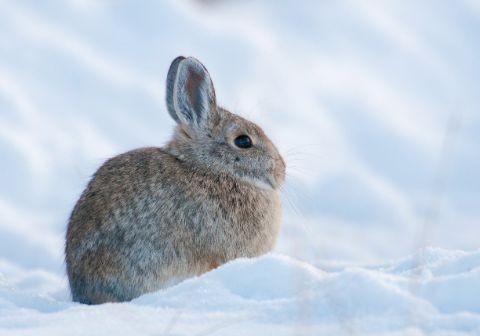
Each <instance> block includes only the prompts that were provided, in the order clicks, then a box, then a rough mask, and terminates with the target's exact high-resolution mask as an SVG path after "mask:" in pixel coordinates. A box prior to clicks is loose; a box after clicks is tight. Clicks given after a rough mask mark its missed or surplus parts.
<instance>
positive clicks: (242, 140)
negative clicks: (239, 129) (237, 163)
mask: <svg viewBox="0 0 480 336" xmlns="http://www.w3.org/2000/svg"><path fill="white" fill-rule="evenodd" d="M233 142H234V143H235V146H237V147H240V148H250V147H252V139H250V137H249V136H248V135H245V134H243V135H239V136H238V137H236V138H235V140H234V141H233Z"/></svg>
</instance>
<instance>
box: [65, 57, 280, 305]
mask: <svg viewBox="0 0 480 336" xmlns="http://www.w3.org/2000/svg"><path fill="white" fill-rule="evenodd" d="M188 60H190V59H188ZM196 62H198V61H196ZM172 66H173V65H172ZM207 74H208V73H207ZM170 75H171V74H170V73H169V76H170ZM188 75H189V73H187V76H188ZM187 79H188V78H187ZM212 90H213V87H212ZM197 94H198V92H197ZM177 105H178V104H177ZM177 113H178V112H177ZM215 113H218V115H220V116H221V118H219V119H217V120H216V121H215V122H214V123H212V124H211V125H210V126H209V127H208V132H198V131H197V132H194V131H192V129H193V127H192V128H186V127H185V126H186V125H185V124H182V123H179V126H178V128H177V131H176V132H175V135H174V138H173V140H172V141H171V142H170V143H169V144H168V145H167V146H165V147H164V148H154V147H152V148H141V149H137V150H133V151H130V152H127V153H124V154H121V155H118V156H116V157H114V158H112V159H110V160H108V161H107V162H106V163H105V164H103V165H102V166H101V167H100V169H99V170H98V171H97V172H96V173H95V175H94V177H93V178H92V180H91V181H90V183H89V184H88V186H87V188H86V190H85V191H84V192H83V194H82V196H81V197H80V199H79V201H78V202H77V204H76V206H75V208H74V210H73V212H72V215H71V218H70V223H69V226H68V231H67V243H66V262H67V272H68V276H69V281H70V287H71V291H72V296H73V299H74V300H75V301H79V302H83V303H89V304H96V303H102V302H108V301H125V300H130V299H132V298H135V297H137V296H139V295H141V294H143V293H146V292H150V291H154V290H157V289H160V288H163V287H166V286H168V285H171V284H174V283H176V282H178V281H180V280H182V279H185V278H188V277H191V276H194V275H199V274H201V273H204V272H207V271H209V270H211V269H212V268H215V267H217V266H218V265H221V264H223V263H225V262H227V261H229V260H232V259H235V258H238V257H254V256H258V255H261V254H263V253H266V252H267V251H269V250H271V249H272V248H273V245H274V243H275V240H276V238H277V235H278V231H279V227H280V220H281V203H280V194H279V191H278V188H277V186H278V185H279V184H280V183H281V182H282V181H283V174H284V169H285V166H284V163H283V160H282V159H281V157H280V156H279V155H278V157H277V156H275V157H274V158H273V160H268V165H267V163H265V162H267V161H266V160H264V159H262V158H261V157H260V156H258V154H262V153H260V152H259V153H257V154H255V155H257V156H245V157H242V155H241V154H242V152H241V151H238V152H235V151H231V148H230V145H229V144H228V141H225V142H222V141H219V140H218V139H226V138H228V137H229V135H228V134H230V132H231V131H232V129H234V128H235V127H236V126H235V125H238V124H239V123H241V124H242V133H245V132H249V133H250V134H253V135H252V137H253V136H256V137H257V139H259V140H258V141H257V142H258V147H259V149H258V150H260V149H261V148H265V149H266V150H267V151H271V150H272V148H273V149H274V146H273V144H271V143H270V142H269V141H268V138H266V137H265V135H264V134H263V132H262V131H261V129H259V128H258V126H256V125H254V124H253V123H250V122H248V121H246V120H244V119H242V118H240V117H238V116H236V115H234V114H231V113H230V112H228V111H225V110H223V109H221V108H218V107H216V105H215ZM200 133H202V134H201V135H200ZM262 137H265V139H266V140H265V139H263V138H262ZM199 139H201V140H199ZM194 140H195V141H194ZM227 149H228V150H227ZM242 150H245V149H242ZM239 153H240V154H239ZM243 153H246V152H243ZM252 153H253V150H252V151H251V152H250V154H249V155H253V154H252ZM275 153H276V149H275ZM254 160H259V161H261V162H262V164H261V165H260V166H261V167H260V166H258V167H257V165H259V164H256V163H255V162H254ZM264 161H265V162H264ZM250 166H252V167H251V168H250ZM257 170H258V172H259V171H262V173H261V174H262V176H260V177H257V176H253V177H252V176H251V174H256V173H258V172H257ZM263 170H265V173H263ZM250 171H253V173H252V172H250ZM267 172H268V173H267ZM263 175H265V176H263Z"/></svg>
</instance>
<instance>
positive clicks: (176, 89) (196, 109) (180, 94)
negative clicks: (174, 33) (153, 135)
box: [166, 56, 218, 133]
mask: <svg viewBox="0 0 480 336" xmlns="http://www.w3.org/2000/svg"><path fill="white" fill-rule="evenodd" d="M166 98H167V108H168V112H169V113H170V115H171V117H172V118H173V119H174V120H175V121H176V122H177V123H179V124H182V125H184V126H186V127H187V128H188V129H190V130H191V131H193V132H197V133H198V132H202V131H205V130H206V129H208V128H209V127H211V125H212V122H214V121H215V119H216V118H217V117H218V112H217V104H216V99H215V89H214V87H213V83H212V79H211V78H210V74H209V73H208V71H207V69H205V67H204V66H203V64H202V63H200V62H199V61H198V60H197V59H195V58H193V57H188V58H185V57H182V56H179V57H177V58H176V59H175V60H174V61H173V62H172V64H171V65H170V69H169V71H168V75H167V95H166Z"/></svg>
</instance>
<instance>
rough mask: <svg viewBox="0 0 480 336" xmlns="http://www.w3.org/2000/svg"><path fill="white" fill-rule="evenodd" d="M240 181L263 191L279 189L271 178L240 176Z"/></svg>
mask: <svg viewBox="0 0 480 336" xmlns="http://www.w3.org/2000/svg"><path fill="white" fill-rule="evenodd" d="M242 180H244V181H245V182H247V183H248V184H252V185H254V186H256V187H258V188H260V189H264V190H277V189H278V187H279V185H278V184H277V183H275V181H273V179H272V178H265V179H259V178H254V177H250V176H242Z"/></svg>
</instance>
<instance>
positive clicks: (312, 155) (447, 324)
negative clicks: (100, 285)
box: [0, 0, 480, 336]
mask: <svg viewBox="0 0 480 336" xmlns="http://www.w3.org/2000/svg"><path fill="white" fill-rule="evenodd" d="M479 18H480V5H479V2H478V1H476V0H459V1H454V2H441V3H439V2H438V1H435V0H425V1H421V2H418V1H411V0H393V1H382V0H372V1H368V2H366V1H353V0H346V1H315V0H309V1H302V2H301V5H300V4H299V2H298V1H293V0H288V1H282V2H281V4H279V2H278V1H275V0H262V1H239V0H217V1H212V0H210V1H206V0H202V1H193V0H169V1H150V2H141V3H140V2H138V1H114V0H102V1H100V0H69V1H62V2H58V1H53V0H46V1H34V0H18V1H6V0H0V159H1V172H2V174H0V335H2V336H3V335H4V334H5V335H10V334H15V335H18V334H28V335H60V334H62V335H63V334H88V335H92V334H98V335H104V334H106V333H114V334H132V335H133V334H139V335H149V334H152V335H163V334H172V335H208V334H221V335H224V334H226V335H229V334H230V335H245V334H252V335H264V334H268V333H270V334H274V335H302V334H304V335H319V334H320V335H323V334H327V335H337V334H339V335H341V334H345V335H356V334H359V335H369V334H371V335H432V334H433V335H478V334H480V329H479V328H480V320H479V316H480V315H479V314H480V303H479V300H476V299H477V297H478V295H479V294H478V293H480V281H479V280H480V279H479V272H480V271H479V267H480V257H479V250H478V248H479V247H480V246H479V238H478V237H479V236H480V229H479V228H480V226H479V225H478V223H479V221H480V197H479V191H480V160H479V159H478V153H479V146H478V144H479V142H480V132H479V130H480V114H479V113H478V111H479V109H478V107H479V106H480V96H479V95H478V87H479V86H480V66H479V65H478V59H479V56H480V44H479V43H478V36H480V25H479ZM178 55H185V56H195V57H197V58H198V59H200V60H201V61H202V62H203V63H204V64H205V65H206V67H207V68H208V70H209V72H210V73H211V75H212V78H213V81H214V84H215V87H216V91H217V98H218V100H219V102H220V103H221V104H222V105H224V106H225V107H227V108H229V109H231V110H232V111H234V112H237V113H239V114H241V115H243V116H245V117H247V118H249V119H251V120H253V121H255V122H257V123H259V124H260V125H261V126H262V127H263V128H264V129H265V131H266V132H267V134H268V135H269V136H270V137H271V138H272V139H273V141H274V142H275V143H276V144H277V145H278V147H279V149H280V151H281V153H282V154H283V156H284V157H285V159H286V161H287V165H288V168H287V175H288V177H287V183H286V185H285V187H284V190H283V196H284V205H285V211H284V221H283V226H282V231H281V234H280V238H279V241H278V244H277V246H276V248H275V250H274V251H273V252H272V254H270V255H267V256H264V257H261V258H258V259H255V260H236V261H233V262H231V263H229V264H228V265H224V266H222V267H220V268H218V269H216V270H214V271H212V272H210V273H208V274H205V275H203V276H201V277H198V278H195V279H190V280H187V281H184V282H182V283H180V284H178V285H177V286H175V287H172V288H169V289H166V290H164V291H160V292H157V293H151V294H148V295H145V296H143V297H141V298H138V299H136V300H134V301H132V302H131V303H123V304H106V305H102V306H97V307H86V306H82V305H79V304H76V303H72V302H71V300H70V296H69V293H68V286H67V282H66V277H65V268H64V257H63V244H64V234H65V229H66V222H67V219H68V216H69V214H70V211H71V209H72V207H73V205H74V203H75V201H76V200H77V199H78V197H79V195H80V193H81V192H82V190H83V188H84V187H85V184H86V183H87V181H88V180H89V178H90V176H91V175H92V173H93V172H94V171H95V169H96V168H97V167H98V166H99V165H100V164H101V163H102V162H103V161H104V160H105V159H106V158H108V157H111V156H113V155H116V154H118V153H121V152H125V151H127V150H130V149H132V148H136V147H142V146H152V145H155V146H157V145H158V146H160V145H162V144H163V143H165V141H167V140H168V138H169V137H170V135H171V131H172V127H173V121H172V120H171V118H170V117H169V115H168V113H167V112H166V109H165V105H164V101H163V100H164V81H165V76H166V72H167V70H168V66H169V64H170V62H171V61H172V60H173V59H174V58H175V57H176V56H178ZM428 246H435V248H433V247H428ZM405 256H410V257H406V258H405Z"/></svg>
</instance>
